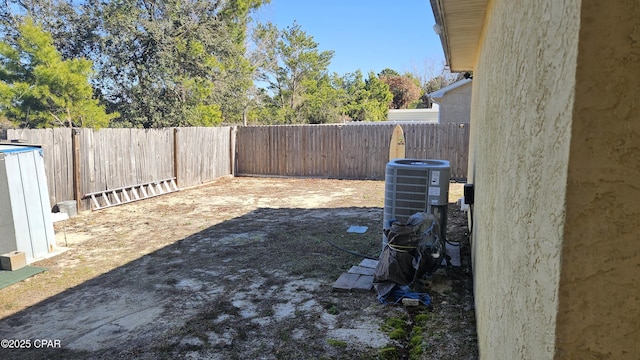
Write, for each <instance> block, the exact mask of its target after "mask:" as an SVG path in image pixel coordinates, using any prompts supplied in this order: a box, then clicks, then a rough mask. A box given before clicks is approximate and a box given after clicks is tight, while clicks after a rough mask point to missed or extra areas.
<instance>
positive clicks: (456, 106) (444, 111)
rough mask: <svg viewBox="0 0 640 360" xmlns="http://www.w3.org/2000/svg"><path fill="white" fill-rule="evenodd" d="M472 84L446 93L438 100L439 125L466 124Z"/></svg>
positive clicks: (469, 110) (469, 108)
mask: <svg viewBox="0 0 640 360" xmlns="http://www.w3.org/2000/svg"><path fill="white" fill-rule="evenodd" d="M471 85H472V83H468V84H464V85H462V86H460V87H458V88H455V89H453V90H451V91H448V92H447V93H446V94H445V95H444V96H443V97H442V99H441V100H440V103H439V105H440V114H439V121H440V123H468V122H469V117H470V114H471V89H472V86H471Z"/></svg>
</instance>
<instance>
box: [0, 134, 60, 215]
mask: <svg viewBox="0 0 640 360" xmlns="http://www.w3.org/2000/svg"><path fill="white" fill-rule="evenodd" d="M7 139H9V140H12V139H17V140H22V141H24V142H26V143H29V144H34V145H40V146H42V150H43V153H44V166H45V173H46V175H47V187H48V188H49V201H50V203H51V206H53V205H55V204H56V203H57V202H60V201H63V200H71V199H73V186H72V184H73V159H72V151H71V150H72V149H71V129H68V128H53V129H8V130H7Z"/></svg>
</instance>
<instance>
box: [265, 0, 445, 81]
mask: <svg viewBox="0 0 640 360" xmlns="http://www.w3.org/2000/svg"><path fill="white" fill-rule="evenodd" d="M252 17H253V18H254V20H256V21H258V22H261V23H264V22H267V21H270V22H272V23H273V24H275V25H276V26H277V27H278V28H280V29H283V28H285V27H287V26H290V25H292V24H293V22H294V21H295V22H296V23H298V24H299V25H300V27H301V28H302V30H304V31H305V32H306V33H307V35H310V36H312V37H313V39H314V40H315V42H316V43H318V47H319V49H320V51H324V50H333V51H334V52H335V54H334V57H333V59H332V61H331V65H330V66H329V71H330V72H336V73H338V74H339V75H344V74H346V73H352V72H354V71H356V70H358V69H360V70H361V71H362V72H363V73H364V74H365V76H366V74H367V73H368V72H369V71H374V72H375V73H376V74H377V73H379V72H380V71H381V70H383V69H385V68H390V69H393V70H396V71H398V72H399V73H406V72H414V71H415V70H416V69H417V70H418V71H422V72H424V71H425V70H424V69H425V68H427V67H429V66H431V67H433V66H436V67H438V70H440V69H441V68H442V66H444V54H443V51H442V45H441V43H440V38H439V37H438V35H436V33H435V32H434V31H433V25H434V24H435V21H434V19H433V12H432V10H431V5H430V2H429V0H395V1H391V0H271V3H270V4H267V5H263V7H262V8H260V9H259V10H258V12H257V13H255V14H253V15H252Z"/></svg>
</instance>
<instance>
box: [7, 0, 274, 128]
mask: <svg viewBox="0 0 640 360" xmlns="http://www.w3.org/2000/svg"><path fill="white" fill-rule="evenodd" d="M4 2H5V4H7V5H10V6H7V9H6V10H2V11H0V31H3V32H5V33H10V32H11V31H13V27H14V25H13V24H14V23H15V19H19V18H20V17H21V16H22V14H28V15H30V16H33V17H34V18H35V19H37V21H38V22H39V23H42V24H43V25H44V26H45V29H46V30H49V31H50V32H51V33H52V34H53V37H54V43H55V45H56V47H58V48H59V49H60V51H61V53H62V54H63V57H64V58H68V59H72V58H78V57H81V56H84V57H87V58H89V59H92V60H93V61H94V64H95V69H96V76H95V77H94V78H93V85H94V88H95V92H96V94H97V95H98V96H99V98H100V99H102V100H103V101H104V102H105V103H108V105H109V108H110V109H114V110H118V111H120V112H121V113H122V114H123V116H122V118H120V119H119V121H118V122H117V124H118V125H121V126H137V127H162V126H181V125H205V126H208V125H214V124H217V123H220V122H221V121H222V120H223V119H224V118H226V119H231V121H237V120H239V119H240V117H241V112H242V107H243V106H242V101H241V100H240V99H242V98H243V97H244V96H245V93H246V90H247V88H249V87H250V86H251V84H252V79H251V75H250V74H251V66H250V64H248V62H247V60H246V59H245V56H244V55H245V47H244V40H245V37H246V26H247V21H248V20H247V19H248V14H249V13H250V12H251V11H253V10H254V9H256V8H258V7H259V6H261V5H262V4H263V3H267V2H269V0H226V1H208V0H163V1H155V0H86V1H82V2H77V1H74V0H4ZM16 9H17V10H16Z"/></svg>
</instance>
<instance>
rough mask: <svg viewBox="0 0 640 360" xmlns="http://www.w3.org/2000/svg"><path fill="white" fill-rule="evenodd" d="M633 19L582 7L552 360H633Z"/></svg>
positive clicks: (590, 4)
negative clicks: (554, 358) (555, 349)
mask: <svg viewBox="0 0 640 360" xmlns="http://www.w3.org/2000/svg"><path fill="white" fill-rule="evenodd" d="M638 19H640V4H638V1H637V0H621V1H606V2H605V1H595V0H583V1H582V7H581V10H580V22H581V24H582V25H581V27H580V40H579V46H578V62H577V70H576V86H575V89H576V90H575V102H574V105H573V122H572V126H571V151H570V155H569V162H568V173H567V189H566V204H567V210H566V222H565V226H564V232H563V236H564V242H563V246H562V265H561V271H560V288H559V289H560V290H559V294H558V295H559V296H558V298H559V306H558V315H557V322H556V323H557V326H556V335H557V338H556V348H557V354H556V359H640V341H639V340H640V236H639V234H640V229H639V228H638V224H639V222H640V186H638V179H640V103H639V102H638V99H640V75H638V74H640V23H639V22H638Z"/></svg>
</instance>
